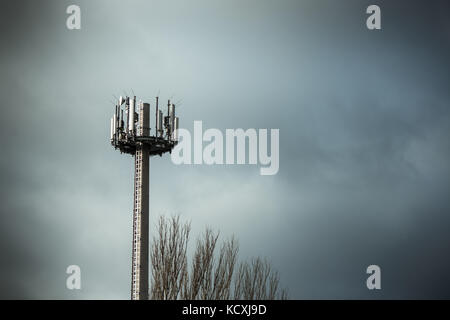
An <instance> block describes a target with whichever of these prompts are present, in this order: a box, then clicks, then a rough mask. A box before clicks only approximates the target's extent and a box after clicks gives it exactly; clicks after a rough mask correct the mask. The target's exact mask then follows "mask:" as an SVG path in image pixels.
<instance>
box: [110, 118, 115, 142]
mask: <svg viewBox="0 0 450 320" xmlns="http://www.w3.org/2000/svg"><path fill="white" fill-rule="evenodd" d="M113 137H114V119H113V118H111V127H110V139H111V141H112V140H113Z"/></svg>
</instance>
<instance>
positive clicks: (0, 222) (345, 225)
mask: <svg viewBox="0 0 450 320" xmlns="http://www.w3.org/2000/svg"><path fill="white" fill-rule="evenodd" d="M70 4H77V5H79V6H80V7H81V30H72V31H71V30H68V29H67V28H66V18H67V17H68V15H67V14H66V7H67V6H68V5H70ZM370 4H378V5H379V6H380V8H381V21H382V29H381V30H375V31H370V30H368V29H367V28H366V18H367V16H368V15H367V14H366V13H365V12H366V8H367V6H368V5H370ZM448 12H450V5H449V3H448V2H447V1H420V2H419V1H416V2H414V1H406V0H402V1H395V3H394V1H365V0H359V1H356V0H355V1H332V0H329V1H324V0H321V1H317V0H310V1H301V0H297V1H288V0H283V1H261V0H258V1H257V0H245V1H242V0H239V1H237V0H227V1H224V0H221V1H206V0H205V1H181V0H180V1H118V0H116V1H110V0H108V1H106V0H102V1H100V0H98V1H89V2H88V1H56V0H55V1H23V0H14V1H13V0H4V1H2V2H1V9H0V40H1V43H2V46H1V47H2V48H1V50H0V72H1V73H0V74H1V80H0V81H1V85H0V93H1V95H0V97H1V111H2V114H1V116H0V135H1V146H2V148H1V150H2V151H1V156H0V192H1V193H0V196H1V198H0V200H1V202H0V210H1V211H0V298H26V299H51V298H57V299H109V298H113V299H129V297H130V278H131V275H130V272H131V238H132V224H131V220H132V197H133V193H132V190H133V187H132V185H133V158H132V157H131V156H129V155H123V154H120V153H119V152H117V151H115V150H114V149H113V148H112V147H111V146H110V143H109V119H110V117H111V115H112V113H113V110H114V107H113V105H112V103H111V101H112V100H113V99H114V98H113V96H112V95H113V94H115V95H116V96H119V95H123V94H124V92H127V93H128V94H131V92H132V90H133V91H134V92H135V93H136V95H137V96H138V98H143V99H144V100H147V101H148V102H150V103H151V104H153V102H154V97H155V96H156V94H157V93H158V92H160V97H161V99H162V101H165V100H166V99H168V98H170V97H173V100H174V101H178V100H180V99H181V100H182V103H181V105H180V107H179V108H177V112H178V115H179V116H180V126H181V127H183V128H187V129H189V130H191V129H192V128H193V121H194V120H202V121H203V127H204V129H207V128H219V129H220V130H225V129H226V128H244V129H246V128H256V129H258V128H269V129H270V128H278V129H280V144H279V145H280V169H279V172H278V174H277V175H273V176H261V175H260V174H259V167H258V166H254V165H243V166H242V165H241V166H237V165H234V166H233V165H223V166H220V165H216V166H207V165H196V166H194V165H192V166H187V165H185V166H176V165H174V164H172V162H171V160H170V157H169V156H168V155H166V156H163V157H161V158H159V157H158V158H152V159H151V160H150V163H151V167H150V177H151V178H150V221H151V225H152V228H153V226H154V225H155V223H156V218H157V216H159V215H161V214H163V215H166V216H170V215H174V214H179V215H181V217H182V219H183V220H184V221H191V223H192V226H193V232H192V237H193V239H195V237H196V236H197V235H198V234H199V233H200V232H201V231H202V230H203V229H204V228H205V226H207V225H208V226H211V227H212V228H213V229H216V230H220V231H221V235H222V237H223V238H227V237H229V236H231V235H233V234H234V235H235V236H236V237H237V238H238V239H239V242H240V258H242V259H247V258H249V257H252V256H258V255H259V256H264V257H267V258H269V259H270V260H271V261H272V263H273V265H274V267H275V268H276V269H277V270H279V272H280V276H281V281H282V285H283V286H285V287H287V288H288V290H289V293H290V297H291V298H294V299H304V298H310V299H322V298H326V299H332V298H338V299H343V298H349V299H355V298H363V299H377V298H395V299H397V298H450V275H449V272H448V270H450V259H449V256H448V253H449V250H450V234H449V227H450V215H449V214H450V200H449V186H450V143H449V140H448V139H449V137H450V135H449V134H450V109H449V108H450V90H449V88H450V79H449V77H450V72H449V71H450V68H449V67H450V63H449V59H448V57H450V20H449V19H448ZM71 264H76V265H79V266H80V267H81V272H82V290H80V291H77V290H68V289H66V277H67V275H66V273H65V271H66V268H67V266H68V265H71ZM371 264H376V265H379V266H380V267H381V274H382V275H381V279H382V280H381V281H382V289H381V290H379V291H369V290H368V289H367V287H366V278H367V276H368V275H367V274H366V268H367V266H369V265H371Z"/></svg>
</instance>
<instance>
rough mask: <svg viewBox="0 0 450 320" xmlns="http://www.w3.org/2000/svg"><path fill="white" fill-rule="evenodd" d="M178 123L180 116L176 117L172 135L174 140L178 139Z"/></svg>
mask: <svg viewBox="0 0 450 320" xmlns="http://www.w3.org/2000/svg"><path fill="white" fill-rule="evenodd" d="M178 125H179V120H178V117H175V119H174V121H173V135H172V140H173V141H178Z"/></svg>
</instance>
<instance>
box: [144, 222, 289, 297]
mask: <svg viewBox="0 0 450 320" xmlns="http://www.w3.org/2000/svg"><path fill="white" fill-rule="evenodd" d="M190 230H191V227H190V224H189V223H184V224H181V223H180V220H179V217H172V218H170V219H165V218H164V217H160V219H159V223H158V232H157V235H156V236H155V237H154V238H153V243H152V246H151V266H152V278H151V283H150V285H151V287H150V298H151V299H157V300H175V299H188V300H196V299H202V300H211V299H216V300H227V299H255V300H256V299H286V298H287V294H286V291H285V290H284V289H280V288H279V275H278V273H277V272H275V271H273V270H272V267H271V265H270V263H269V262H268V261H267V260H266V259H264V260H263V259H261V258H255V259H252V260H251V261H250V262H242V263H240V264H239V267H238V270H237V271H236V265H237V253H238V250H239V246H238V243H237V241H236V239H235V238H234V237H232V238H231V239H229V240H226V241H224V242H223V244H222V246H221V247H220V250H219V251H218V252H217V250H216V249H217V241H218V238H219V233H218V232H213V231H212V230H211V229H209V228H207V229H206V230H205V232H204V234H203V235H202V236H201V237H200V238H199V239H198V240H197V244H196V248H195V252H194V255H193V257H192V262H191V264H190V268H189V266H188V258H187V246H188V242H189V234H190Z"/></svg>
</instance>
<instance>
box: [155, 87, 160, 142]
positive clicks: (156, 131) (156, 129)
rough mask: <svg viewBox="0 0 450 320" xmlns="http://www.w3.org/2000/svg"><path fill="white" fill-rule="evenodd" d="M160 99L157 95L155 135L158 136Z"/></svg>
mask: <svg viewBox="0 0 450 320" xmlns="http://www.w3.org/2000/svg"><path fill="white" fill-rule="evenodd" d="M158 100H159V97H158V96H157V97H156V112H155V136H158V130H159V128H158V117H159V109H158Z"/></svg>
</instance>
